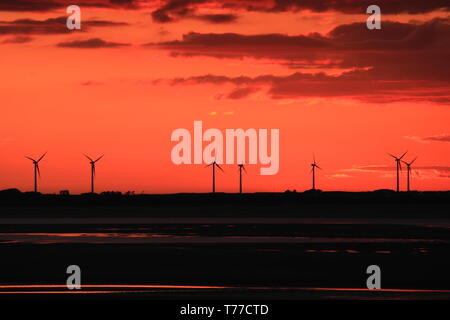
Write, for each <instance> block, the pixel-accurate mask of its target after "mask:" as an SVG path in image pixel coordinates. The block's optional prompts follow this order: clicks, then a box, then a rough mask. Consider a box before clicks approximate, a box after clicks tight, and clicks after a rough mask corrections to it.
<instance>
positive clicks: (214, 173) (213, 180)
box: [205, 160, 224, 193]
mask: <svg viewBox="0 0 450 320" xmlns="http://www.w3.org/2000/svg"><path fill="white" fill-rule="evenodd" d="M210 166H212V176H213V179H212V193H216V167H217V168H219V169H220V170H221V171H222V172H224V171H223V169H222V168H221V167H220V166H219V165H218V164H217V162H216V160H214V161H213V162H212V163H210V164H208V165H207V166H206V167H205V168H207V167H210Z"/></svg>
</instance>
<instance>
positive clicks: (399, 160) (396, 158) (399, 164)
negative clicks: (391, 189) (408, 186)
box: [389, 151, 408, 192]
mask: <svg viewBox="0 0 450 320" xmlns="http://www.w3.org/2000/svg"><path fill="white" fill-rule="evenodd" d="M407 153H408V151H406V152H405V153H404V154H403V155H402V156H401V157H396V156H394V155H392V154H390V153H389V155H390V156H391V157H392V158H394V159H395V162H396V163H397V168H396V171H397V192H399V191H400V171H401V170H402V158H403V157H404V156H405V155H406V154H407Z"/></svg>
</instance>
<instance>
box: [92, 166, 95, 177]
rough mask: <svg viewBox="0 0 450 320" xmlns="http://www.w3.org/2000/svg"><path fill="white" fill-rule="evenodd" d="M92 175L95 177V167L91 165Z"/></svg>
mask: <svg viewBox="0 0 450 320" xmlns="http://www.w3.org/2000/svg"><path fill="white" fill-rule="evenodd" d="M92 175H93V176H94V177H95V165H92Z"/></svg>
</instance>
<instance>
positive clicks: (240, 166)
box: [238, 164, 247, 193]
mask: <svg viewBox="0 0 450 320" xmlns="http://www.w3.org/2000/svg"><path fill="white" fill-rule="evenodd" d="M238 166H239V193H242V170H244V171H245V173H247V170H245V167H244V165H243V164H238Z"/></svg>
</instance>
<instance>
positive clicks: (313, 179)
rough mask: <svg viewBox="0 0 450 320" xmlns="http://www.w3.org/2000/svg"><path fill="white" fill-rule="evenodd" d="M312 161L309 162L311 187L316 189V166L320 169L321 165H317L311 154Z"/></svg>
mask: <svg viewBox="0 0 450 320" xmlns="http://www.w3.org/2000/svg"><path fill="white" fill-rule="evenodd" d="M313 161H314V162H313V163H311V167H312V169H311V172H312V189H313V190H316V168H317V169H320V170H322V168H321V167H319V166H318V165H317V163H316V156H315V155H313Z"/></svg>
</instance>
